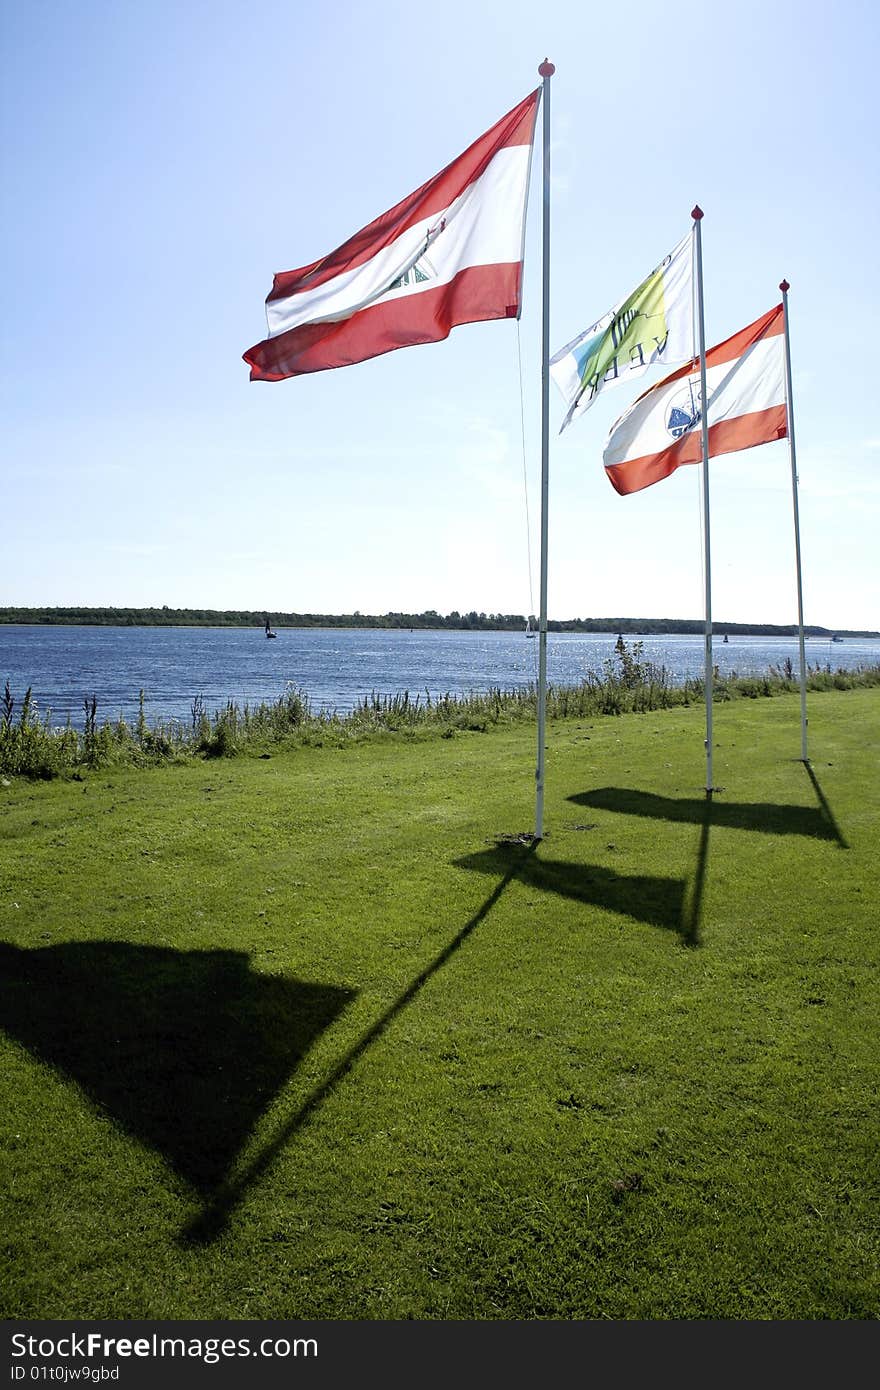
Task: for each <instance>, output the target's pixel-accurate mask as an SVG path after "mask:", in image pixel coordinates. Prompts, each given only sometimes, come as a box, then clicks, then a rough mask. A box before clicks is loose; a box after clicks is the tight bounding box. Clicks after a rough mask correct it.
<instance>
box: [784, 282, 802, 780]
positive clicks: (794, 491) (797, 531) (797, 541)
mask: <svg viewBox="0 0 880 1390" xmlns="http://www.w3.org/2000/svg"><path fill="white" fill-rule="evenodd" d="M779 288H780V289H781V290H782V320H783V324H784V326H785V403H786V405H787V407H788V450H789V455H790V457H791V500H792V506H793V509H794V554H795V569H796V571H797V606H798V645H799V647H800V659H801V670H800V681H801V761H802V762H805V763H806V762H809V758H808V756H807V660H806V655H805V652H804V597H803V589H802V586H801V528H800V521H799V519H798V488H797V482H798V480H797V454H796V452H795V446H794V400H793V395H792V389H791V342H790V340H789V336H788V291H789V290H790V289H791V286H790V285H789V283H788V281H787V280H783V281H782V282H781V283H780V286H779Z"/></svg>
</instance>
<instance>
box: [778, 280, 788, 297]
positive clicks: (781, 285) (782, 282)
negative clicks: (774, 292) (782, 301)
mask: <svg viewBox="0 0 880 1390" xmlns="http://www.w3.org/2000/svg"><path fill="white" fill-rule="evenodd" d="M779 288H780V289H781V290H782V293H783V294H788V292H789V290H790V289H791V285H790V284H789V283H788V281H787V280H780V282H779Z"/></svg>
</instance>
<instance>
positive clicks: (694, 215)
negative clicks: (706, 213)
mask: <svg viewBox="0 0 880 1390" xmlns="http://www.w3.org/2000/svg"><path fill="white" fill-rule="evenodd" d="M702 216H703V209H702V208H701V207H700V205H699V203H697V205H696V207H695V208H694V209H693V210H692V212H691V217H692V218H693V219H694V221H695V222H699V221H700V218H701V217H702Z"/></svg>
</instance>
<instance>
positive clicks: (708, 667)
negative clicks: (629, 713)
mask: <svg viewBox="0 0 880 1390" xmlns="http://www.w3.org/2000/svg"><path fill="white" fill-rule="evenodd" d="M691 217H692V218H693V219H694V231H695V232H696V239H697V322H698V325H699V334H700V428H701V434H702V441H703V551H704V556H705V566H704V569H705V574H704V583H705V590H706V632H705V658H704V676H703V684H704V687H705V695H706V795H707V796H711V795H712V791H713V787H712V685H713V679H714V667H713V664H712V562H711V547H710V545H709V420H708V413H709V401H708V393H707V390H706V326H705V321H704V316H703V239H702V225H701V224H702V221H703V210H702V208H701V207H700V206H699V205H697V206H696V207H695V208H694V210H693V211H692V213H691Z"/></svg>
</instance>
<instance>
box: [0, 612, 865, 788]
mask: <svg viewBox="0 0 880 1390" xmlns="http://www.w3.org/2000/svg"><path fill="white" fill-rule="evenodd" d="M876 685H880V666H863V667H857V668H855V669H854V670H842V669H841V670H836V671H834V670H832V668H831V666H830V664H826V665H824V666H822V665H819V664H816V665H815V666H813V667H811V668H810V669H809V671H808V675H807V687H808V689H809V690H811V691H813V692H816V693H818V692H821V691H826V690H849V689H854V688H856V687H860V686H876ZM797 688H798V677H797V674H796V672H795V669H794V665H793V663H792V661H791V660H790V659H786V661H785V662H784V663H783V664H782V665H781V666H772V667H770V668H769V669H768V670H767V671H766V672H765V673H764V675H761V676H737V675H736V673H731V674H730V675H721V674H719V672H718V671H717V669H716V673H715V680H714V683H713V690H712V698H713V702H714V701H719V702H721V701H730V700H736V699H757V698H759V697H763V696H771V695H780V694H789V693H791V692H792V691H793V690H795V689H797ZM704 689H705V687H704V684H703V680H702V678H691V679H688V680H685V681H683V682H675V681H673V680H672V678H671V676H670V674H669V672H668V671H667V669H666V668H665V667H664V666H660V665H657V664H656V663H654V662H651V661H647V660H645V659H644V655H643V645H642V643H641V642H634V643H631V644H627V643H626V642H625V641H624V640H623V638H622V637H621V638H620V639H619V640H618V642H617V646H616V649H615V654H614V656H613V657H612V658H609V659H607V660H606V661H605V662H603V665H602V670H601V671H600V672H599V673H598V674H595V675H588V676H587V677H586V678H585V679H584V680H583V681H582V682H581V683H580V684H578V685H576V686H554V685H550V686H549V687H548V690H547V717H548V718H549V719H572V718H580V719H583V718H589V717H593V716H599V715H619V714H627V713H647V712H650V711H654V710H661V709H671V708H676V707H681V706H685V707H687V706H689V705H692V704H699V703H703V702H704V698H705V697H704ZM536 712H537V688H536V686H535V685H534V683H532V684H530V685H527V686H524V687H522V688H518V689H510V690H503V689H500V688H496V689H492V690H489V691H486V692H483V693H480V694H472V695H464V696H454V695H444V696H440V697H435V698H432V697H431V695H430V693H429V692H427V691H425V692H424V693H415V694H411V693H410V692H409V691H405V692H403V693H399V694H394V695H381V694H378V693H376V692H373V693H371V694H370V695H368V696H366V697H364V698H363V699H362V700H361V701H360V702H359V703H358V704H357V705H356V706H355V708H354V709H353V710H351V711H349V712H347V713H345V714H339V713H337V712H335V711H332V710H331V711H328V710H325V709H321V710H318V711H316V710H314V709H313V708H312V706H311V704H310V701H309V696H308V693H307V692H305V691H303V690H301V689H300V688H298V687H295V686H289V687H288V688H287V690H286V691H285V693H284V694H283V695H282V696H281V697H280V698H279V699H278V700H275V701H272V702H263V703H260V704H257V705H255V706H250V705H247V704H245V705H244V706H240V705H239V704H237V703H236V702H235V701H232V700H230V701H228V702H227V703H226V705H225V706H224V707H223V708H221V709H215V710H212V711H209V710H207V709H206V707H205V704H204V701H203V700H202V698H201V697H200V696H195V697H194V698H193V701H192V704H191V711H190V713H191V717H190V720H189V721H188V722H183V721H181V720H178V719H164V720H163V719H160V720H156V721H154V722H153V723H152V724H151V723H149V722H148V721H147V718H146V715H145V711H144V696H143V692H141V696H140V713H139V716H138V718H137V719H136V720H135V721H134V722H129V721H127V720H125V719H122V718H117V719H109V718H103V719H102V718H101V717H100V712H99V709H98V703H97V700H96V698H95V697H94V696H91V697H90V696H88V695H86V696H84V697H83V719H82V727H81V728H76V727H74V725H73V723H72V721H71V719H70V718H68V720H67V722H66V723H65V724H64V725H63V726H61V727H59V726H58V725H57V724H56V723H54V722H53V718H52V711H51V710H45V711H40V710H39V709H37V707H36V705H35V703H34V700H33V696H32V691H31V690H30V689H28V690H26V691H25V692H24V694H23V696H21V698H20V700H19V698H18V697H17V696H16V694H15V692H13V691H12V690H11V689H10V685H9V682H8V681H7V682H6V686H5V690H4V692H3V695H2V698H0V772H2V773H6V774H16V775H19V776H24V777H38V778H51V777H56V776H70V775H76V774H77V773H78V772H81V771H82V770H84V769H89V768H91V769H98V768H101V767H120V766H126V765H128V766H137V765H140V766H144V765H150V764H155V763H161V762H176V761H180V760H182V759H186V758H191V757H200V758H211V757H219V756H224V757H225V756H231V755H234V754H236V753H244V752H251V753H254V752H256V753H259V752H261V751H264V750H265V749H267V748H271V747H278V746H283V745H291V746H292V745H295V744H322V745H323V744H328V745H332V746H338V745H342V744H346V743H351V742H353V741H362V740H363V739H364V738H370V737H376V736H393V735H396V736H398V737H400V736H403V737H410V738H415V737H425V736H432V735H438V734H439V735H442V736H444V737H453V736H454V735H455V734H456V733H457V732H462V731H478V730H479V731H486V730H487V729H490V728H493V727H497V726H499V725H502V726H503V725H514V724H517V723H522V722H534V720H535V717H536Z"/></svg>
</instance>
